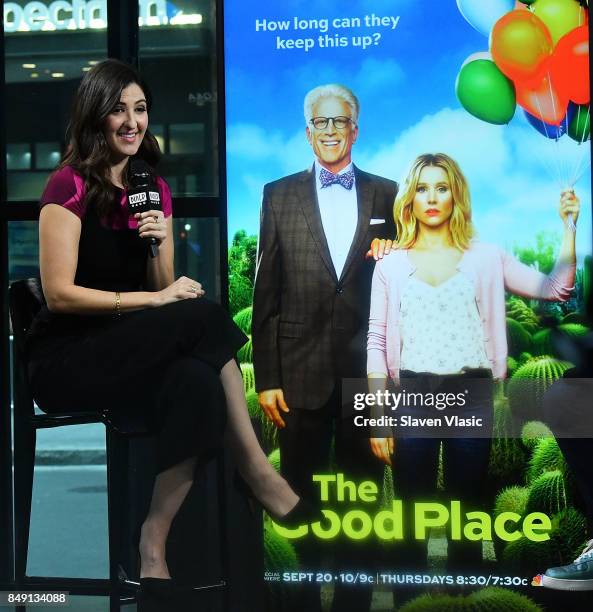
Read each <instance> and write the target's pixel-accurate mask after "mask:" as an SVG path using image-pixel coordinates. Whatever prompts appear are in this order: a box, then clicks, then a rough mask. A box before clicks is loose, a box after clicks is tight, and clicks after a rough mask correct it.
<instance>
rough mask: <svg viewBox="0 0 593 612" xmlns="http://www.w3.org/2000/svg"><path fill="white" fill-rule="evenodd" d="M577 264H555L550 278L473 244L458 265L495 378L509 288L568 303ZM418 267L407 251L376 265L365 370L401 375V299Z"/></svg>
mask: <svg viewBox="0 0 593 612" xmlns="http://www.w3.org/2000/svg"><path fill="white" fill-rule="evenodd" d="M575 268H576V266H575V265H574V264H556V267H555V268H554V270H552V272H551V273H550V274H549V276H546V275H545V274H542V273H541V272H538V271H537V270H534V269H533V268H530V267H529V266H526V265H524V264H522V263H521V262H519V261H518V260H517V259H516V258H515V257H513V256H512V255H509V254H508V253H506V252H505V251H504V250H502V249H501V248H499V247H498V246H496V245H493V244H483V243H479V242H472V244H471V246H470V248H469V249H468V250H467V251H465V253H464V254H463V257H462V258H461V260H460V262H459V264H458V266H457V269H458V270H459V271H460V272H461V273H462V274H465V275H466V276H467V277H468V278H469V279H470V280H471V281H472V283H473V285H474V287H475V291H476V305H477V307H478V312H479V315H480V318H481V320H482V327H483V330H484V343H485V349H486V355H487V356H488V359H489V361H490V363H491V365H492V374H493V376H494V377H495V378H504V377H505V375H506V362H507V352H508V348H507V336H506V314H505V289H506V290H508V291H510V292H511V293H515V294H517V295H521V296H523V297H529V298H540V299H543V300H550V301H566V300H567V299H568V298H569V296H570V292H571V291H572V289H573V283H574V277H575ZM415 269H416V268H415V267H414V265H413V264H412V262H411V261H410V259H409V257H408V251H407V250H397V251H392V252H391V253H390V254H389V255H387V256H386V257H384V258H383V259H382V260H381V261H379V262H378V263H377V265H376V266H375V272H374V274H373V287H372V290H371V311H370V317H369V333H368V343H367V373H371V372H379V373H382V374H385V375H389V376H390V377H391V378H393V379H398V378H399V365H400V354H401V334H400V321H399V318H400V297H401V293H402V290H403V288H404V286H405V284H406V283H407V282H408V279H409V278H410V275H411V274H413V272H414V271H415Z"/></svg>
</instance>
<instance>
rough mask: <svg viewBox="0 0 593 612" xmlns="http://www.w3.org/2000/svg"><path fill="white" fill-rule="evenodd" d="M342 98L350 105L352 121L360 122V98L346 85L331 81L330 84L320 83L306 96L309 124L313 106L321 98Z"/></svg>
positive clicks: (306, 111)
mask: <svg viewBox="0 0 593 612" xmlns="http://www.w3.org/2000/svg"><path fill="white" fill-rule="evenodd" d="M329 97H334V98H340V99H341V100H343V101H344V102H346V104H347V105H348V106H349V107H350V110H351V111H352V117H351V118H352V122H353V123H354V124H356V123H358V112H359V110H360V104H359V102H358V98H357V97H356V96H355V95H354V94H353V93H352V91H350V89H348V88H347V87H345V86H344V85H339V84H338V83H329V84H328V85H319V87H315V89H312V90H311V91H310V92H309V93H308V94H307V95H306V96H305V122H306V123H307V124H308V123H309V121H310V120H311V119H312V118H313V106H314V105H315V104H316V103H317V102H319V100H321V98H329Z"/></svg>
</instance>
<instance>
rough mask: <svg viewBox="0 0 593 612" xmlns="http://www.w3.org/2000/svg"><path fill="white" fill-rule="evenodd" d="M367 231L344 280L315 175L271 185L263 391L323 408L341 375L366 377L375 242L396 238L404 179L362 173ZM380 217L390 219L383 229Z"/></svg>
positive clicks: (259, 381) (259, 289) (265, 212)
mask: <svg viewBox="0 0 593 612" xmlns="http://www.w3.org/2000/svg"><path fill="white" fill-rule="evenodd" d="M354 171H355V173H356V194H357V200H358V225H357V228H356V232H355V235H354V239H353V241H352V244H351V246H350V251H349V253H348V257H347V259H346V263H345V265H344V270H343V271H342V274H341V276H340V278H337V276H336V272H335V269H334V266H333V263H332V259H331V255H330V252H329V249H328V246H327V241H326V238H325V234H324V232H323V225H322V222H321V215H320V212H319V206H318V203H317V193H316V189H315V173H314V172H313V169H310V170H307V171H304V172H299V173H297V174H293V175H291V176H288V177H285V178H282V179H280V180H278V181H275V182H273V183H269V184H267V185H266V186H265V187H264V195H263V202H262V208H261V216H260V233H259V243H258V255H257V271H256V277H255V290H254V298H253V323H252V339H253V362H254V368H255V383H256V389H257V390H258V391H263V390H265V389H275V388H281V389H283V390H284V399H285V400H286V403H287V404H288V407H289V408H291V409H292V408H295V409H300V410H316V409H319V408H321V407H322V406H323V405H324V404H325V403H326V402H327V400H328V399H329V396H330V395H331V393H332V391H333V389H334V387H335V385H336V384H337V383H339V382H340V380H341V379H342V378H355V377H365V376H366V334H367V330H368V319H369V306H370V294H371V280H372V274H373V269H374V265H375V262H374V260H373V259H370V260H369V259H365V253H366V251H367V250H368V248H369V245H370V243H371V241H372V239H373V238H376V237H379V238H394V236H395V224H394V221H393V202H394V199H395V195H396V193H397V183H394V182H393V181H390V180H388V179H385V178H381V177H378V176H374V175H372V174H368V173H366V172H362V171H361V170H359V169H358V168H356V167H355V168H354ZM371 219H384V220H385V222H384V223H376V222H375V223H374V224H373V225H371V223H370V222H371Z"/></svg>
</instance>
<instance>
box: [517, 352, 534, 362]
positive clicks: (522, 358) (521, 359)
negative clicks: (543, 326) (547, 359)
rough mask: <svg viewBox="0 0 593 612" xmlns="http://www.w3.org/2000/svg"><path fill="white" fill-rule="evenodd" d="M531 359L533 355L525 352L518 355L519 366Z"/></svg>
mask: <svg viewBox="0 0 593 612" xmlns="http://www.w3.org/2000/svg"><path fill="white" fill-rule="evenodd" d="M531 359H533V355H532V354H531V353H528V352H527V351H525V352H524V353H521V354H520V355H519V359H518V361H519V365H523V364H524V363H527V362H528V361H529V360H531Z"/></svg>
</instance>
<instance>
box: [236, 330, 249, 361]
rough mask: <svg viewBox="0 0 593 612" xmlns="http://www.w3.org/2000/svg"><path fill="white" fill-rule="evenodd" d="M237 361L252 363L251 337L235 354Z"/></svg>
mask: <svg viewBox="0 0 593 612" xmlns="http://www.w3.org/2000/svg"><path fill="white" fill-rule="evenodd" d="M237 359H238V360H239V363H252V362H253V343H252V342H251V336H249V340H248V341H247V342H246V343H245V344H244V345H243V346H242V347H241V348H240V349H239V351H238V352H237Z"/></svg>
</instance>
